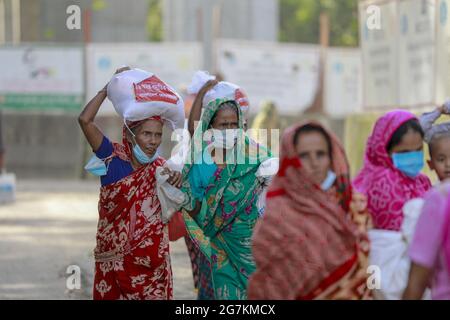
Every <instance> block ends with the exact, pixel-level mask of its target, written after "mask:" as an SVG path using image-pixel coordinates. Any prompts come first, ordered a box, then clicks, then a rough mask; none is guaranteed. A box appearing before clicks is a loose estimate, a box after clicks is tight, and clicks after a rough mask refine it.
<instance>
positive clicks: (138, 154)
mask: <svg viewBox="0 0 450 320" xmlns="http://www.w3.org/2000/svg"><path fill="white" fill-rule="evenodd" d="M133 154H134V157H135V158H136V160H137V161H138V162H139V163H140V164H147V163H152V162H153V161H155V160H156V159H157V158H158V151H156V152H155V154H154V155H153V156H152V157H151V158H150V157H149V156H148V155H146V154H145V152H144V151H142V149H141V147H139V145H138V144H137V143H136V144H135V145H134V147H133Z"/></svg>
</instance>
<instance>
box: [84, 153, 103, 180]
mask: <svg viewBox="0 0 450 320" xmlns="http://www.w3.org/2000/svg"><path fill="white" fill-rule="evenodd" d="M84 170H86V171H87V172H89V173H92V174H93V175H94V176H98V177H101V176H106V173H107V172H108V167H107V166H106V164H105V161H103V160H102V159H100V158H98V157H97V156H96V155H93V156H92V157H91V159H90V160H89V161H88V163H87V164H86V166H85V167H84Z"/></svg>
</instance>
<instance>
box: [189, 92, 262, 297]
mask: <svg viewBox="0 0 450 320" xmlns="http://www.w3.org/2000/svg"><path fill="white" fill-rule="evenodd" d="M190 156H191V157H190V162H189V164H186V165H185V167H184V170H183V178H184V179H183V180H184V182H183V186H182V190H183V192H184V193H185V194H186V195H187V196H186V201H185V202H184V204H183V207H182V212H183V217H184V219H185V223H186V228H187V230H188V234H189V237H190V238H191V240H192V241H193V243H194V244H195V245H196V246H197V247H198V249H199V250H200V252H201V254H200V258H199V259H198V260H197V263H198V266H199V271H200V280H199V292H198V299H220V300H221V299H230V300H238V299H247V281H248V278H249V276H250V274H251V273H252V272H253V271H254V270H255V263H254V260H253V257H252V252H251V237H252V233H253V227H254V226H255V224H256V221H257V219H258V217H259V215H260V213H261V212H260V211H259V210H258V206H257V201H258V197H259V195H260V194H261V192H262V190H263V188H264V187H265V186H266V184H267V176H268V175H267V172H266V175H265V177H266V179H264V177H262V176H261V174H260V173H261V170H258V169H259V168H260V165H261V163H262V162H263V161H265V160H267V159H269V158H270V154H269V152H268V150H267V149H265V148H263V147H261V146H258V145H257V144H256V143H255V142H254V141H252V140H251V139H250V138H249V137H248V136H246V135H245V133H244V131H243V117H242V113H241V110H240V108H238V107H237V104H236V102H235V101H233V100H221V99H217V100H215V101H212V102H211V103H210V104H209V105H208V106H206V107H205V108H204V110H203V114H202V117H201V120H200V122H199V125H198V127H197V129H196V130H195V132H194V136H193V140H192V143H191V154H190ZM223 160H225V161H223ZM266 163H267V162H266Z"/></svg>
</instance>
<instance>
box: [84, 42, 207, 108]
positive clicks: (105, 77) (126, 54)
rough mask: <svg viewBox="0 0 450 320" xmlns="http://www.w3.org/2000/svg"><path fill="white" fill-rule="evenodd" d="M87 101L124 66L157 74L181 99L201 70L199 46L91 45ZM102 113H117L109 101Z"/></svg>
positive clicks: (159, 44)
mask: <svg viewBox="0 0 450 320" xmlns="http://www.w3.org/2000/svg"><path fill="white" fill-rule="evenodd" d="M86 54H87V71H86V72H87V83H88V86H87V87H88V90H87V93H88V94H87V99H88V100H89V99H91V98H92V97H93V96H95V94H96V93H97V92H98V91H99V90H100V89H102V88H103V87H104V86H105V84H107V83H108V81H109V80H110V79H111V77H112V75H113V74H114V72H115V71H116V70H117V69H118V68H120V67H121V66H130V67H132V68H140V69H143V70H146V71H149V72H152V73H154V74H156V75H157V76H158V77H159V78H160V79H161V80H163V81H164V82H166V83H167V84H169V85H170V86H172V87H173V88H174V89H175V90H177V91H178V92H179V93H180V94H181V95H183V94H182V92H181V91H182V89H183V88H186V87H187V86H188V85H189V84H190V82H191V79H192V76H193V75H194V73H195V72H196V71H197V70H199V69H200V68H201V64H202V51H201V47H200V44H198V43H158V44H147V43H146V44H142V43H117V44H99V43H97V44H89V45H88V47H87V51H86ZM100 112H101V113H103V114H105V113H107V114H113V113H115V111H114V108H113V107H112V104H111V103H110V101H109V100H106V101H105V103H104V104H103V105H102V107H101V109H100Z"/></svg>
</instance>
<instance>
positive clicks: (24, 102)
mask: <svg viewBox="0 0 450 320" xmlns="http://www.w3.org/2000/svg"><path fill="white" fill-rule="evenodd" d="M82 104H83V97H82V96H81V95H64V94H61V95H58V94H15V93H7V94H1V93H0V108H11V109H63V110H80V109H81V106H82Z"/></svg>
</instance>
